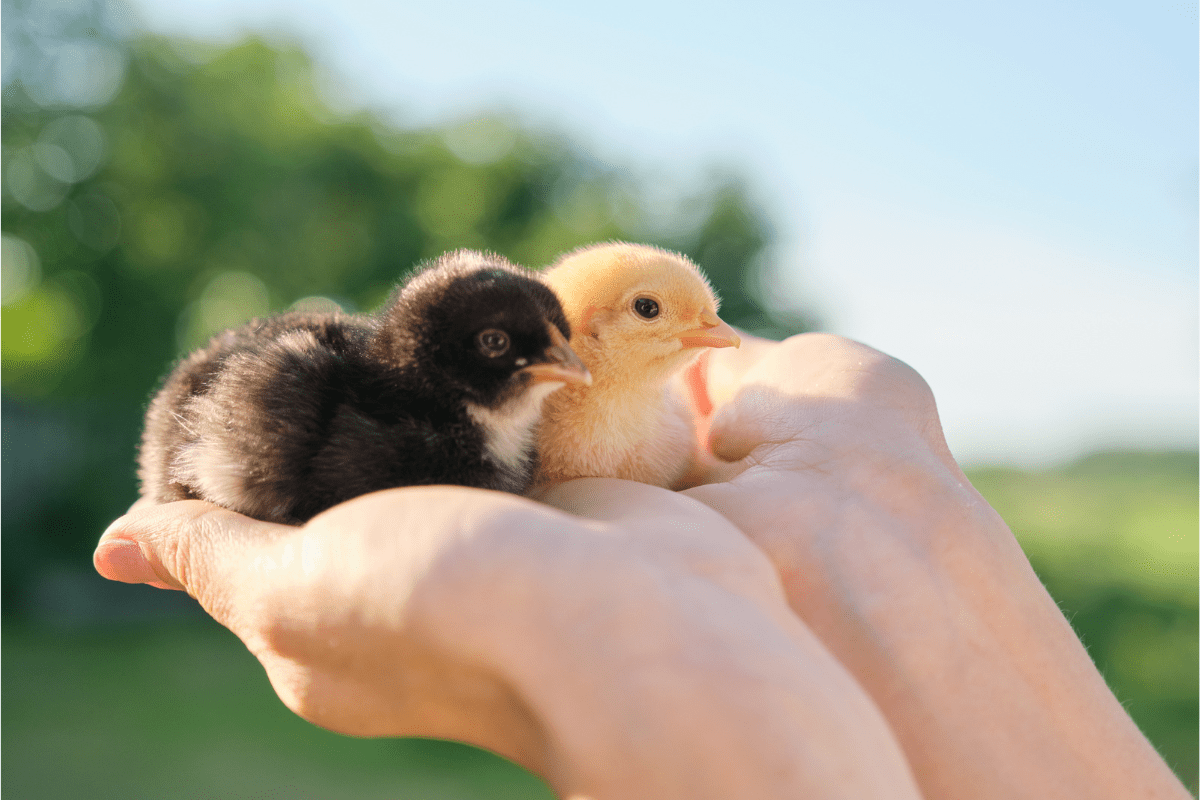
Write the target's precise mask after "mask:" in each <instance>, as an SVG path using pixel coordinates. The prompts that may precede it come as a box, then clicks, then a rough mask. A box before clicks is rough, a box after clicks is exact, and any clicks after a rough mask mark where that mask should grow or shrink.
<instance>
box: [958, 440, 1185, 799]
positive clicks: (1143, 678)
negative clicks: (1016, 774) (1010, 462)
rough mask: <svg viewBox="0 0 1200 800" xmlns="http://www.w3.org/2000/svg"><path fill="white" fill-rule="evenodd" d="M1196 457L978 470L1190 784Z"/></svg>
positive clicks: (979, 480) (1147, 728)
mask: <svg viewBox="0 0 1200 800" xmlns="http://www.w3.org/2000/svg"><path fill="white" fill-rule="evenodd" d="M1198 461H1200V459H1198V457H1197V454H1196V453H1195V452H1185V453H1138V452H1113V453H1099V454H1096V455H1093V456H1089V457H1087V458H1085V459H1082V460H1080V461H1078V462H1076V463H1074V464H1071V465H1069V466H1068V467H1065V468H1062V469H1058V470H1053V471H1048V472H1040V473H1031V472H1024V471H1019V470H1012V469H998V468H992V469H977V470H972V471H971V472H970V473H969V477H970V478H971V482H972V483H973V484H974V485H975V487H976V488H978V489H979V491H980V492H981V493H982V494H983V496H984V497H985V498H987V500H988V502H989V503H991V505H992V506H993V507H994V508H995V509H996V510H997V511H999V512H1000V515H1001V516H1002V517H1004V519H1005V521H1006V522H1007V523H1008V524H1009V526H1010V527H1011V528H1012V530H1013V533H1015V534H1016V536H1017V539H1018V540H1019V541H1020V542H1021V546H1022V547H1023V548H1024V549H1025V552H1026V553H1027V554H1028V555H1029V559H1030V561H1031V562H1032V563H1033V566H1034V569H1036V570H1037V572H1038V575H1039V576H1040V577H1041V578H1042V580H1043V581H1044V582H1045V584H1046V588H1047V589H1048V590H1049V591H1050V594H1051V596H1052V597H1054V599H1055V600H1057V601H1058V603H1059V605H1060V606H1061V607H1062V609H1063V611H1064V612H1065V613H1066V614H1067V617H1068V619H1070V620H1071V624H1072V626H1074V628H1075V631H1076V632H1077V633H1078V634H1079V636H1080V638H1081V639H1082V640H1083V643H1084V644H1085V645H1087V648H1088V652H1089V653H1090V654H1091V656H1092V658H1093V660H1094V661H1095V662H1096V664H1097V666H1099V667H1100V670H1101V672H1103V673H1104V677H1105V679H1106V680H1107V681H1108V684H1109V686H1111V687H1112V689H1113V692H1114V693H1116V695H1117V697H1118V698H1119V699H1120V700H1121V701H1122V702H1123V703H1124V704H1125V707H1126V708H1127V709H1128V711H1129V713H1130V714H1131V715H1132V716H1133V718H1134V719H1135V720H1136V721H1137V722H1138V724H1139V725H1140V726H1141V728H1142V730H1143V731H1144V732H1145V733H1146V735H1147V736H1148V737H1149V738H1150V740H1151V741H1153V742H1154V743H1155V744H1156V745H1157V747H1158V748H1159V751H1160V752H1161V753H1162V754H1163V756H1164V757H1165V758H1166V759H1167V762H1168V763H1169V764H1171V766H1172V767H1173V768H1174V769H1175V770H1176V772H1177V773H1178V774H1179V775H1180V776H1181V777H1182V778H1183V779H1184V781H1186V782H1187V783H1188V785H1189V786H1190V787H1191V788H1192V791H1193V792H1194V791H1195V790H1196V787H1197V769H1198V766H1197V748H1198V746H1200V740H1198V737H1197V715H1198V713H1200V705H1198V701H1197V685H1196V676H1197V674H1198V673H1200V656H1198V655H1197V626H1198V625H1200V613H1198V612H1197V560H1198V558H1200V537H1198V535H1197V532H1198V530H1200V512H1198V509H1197V503H1196V500H1197V490H1198V487H1200V480H1198V478H1197V464H1198Z"/></svg>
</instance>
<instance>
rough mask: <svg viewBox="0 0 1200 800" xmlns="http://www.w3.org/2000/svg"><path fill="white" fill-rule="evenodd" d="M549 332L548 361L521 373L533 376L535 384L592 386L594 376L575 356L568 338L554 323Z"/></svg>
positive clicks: (530, 366) (546, 355)
mask: <svg viewBox="0 0 1200 800" xmlns="http://www.w3.org/2000/svg"><path fill="white" fill-rule="evenodd" d="M548 330H549V331H550V346H549V347H547V348H546V350H545V352H544V353H543V356H545V359H546V360H545V361H542V362H538V363H537V364H530V365H529V366H528V367H525V369H523V370H521V371H522V372H526V373H528V374H529V375H530V376H532V380H533V382H534V383H549V382H559V383H579V384H583V385H584V386H591V385H592V374H591V373H590V372H588V370H587V367H585V366H584V365H583V362H582V361H580V360H579V356H577V355H575V351H574V350H572V349H571V347H570V345H568V344H567V339H566V337H565V336H563V335H562V333H561V332H560V331H559V330H558V328H557V327H556V326H555V325H554V324H553V323H552V324H550V325H549V326H548Z"/></svg>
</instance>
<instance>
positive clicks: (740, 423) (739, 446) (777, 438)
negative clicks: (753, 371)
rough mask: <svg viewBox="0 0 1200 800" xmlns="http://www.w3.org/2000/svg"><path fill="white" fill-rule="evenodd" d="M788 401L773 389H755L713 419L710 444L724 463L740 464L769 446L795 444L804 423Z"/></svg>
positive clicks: (750, 389)
mask: <svg viewBox="0 0 1200 800" xmlns="http://www.w3.org/2000/svg"><path fill="white" fill-rule="evenodd" d="M795 417H796V414H795V409H794V407H793V406H791V405H789V404H788V403H786V401H785V398H784V397H783V396H781V395H780V394H778V393H777V392H774V391H772V390H770V389H767V388H763V387H756V386H751V387H747V388H745V389H743V390H742V391H741V392H739V393H738V394H737V396H736V397H734V399H733V400H731V401H730V402H728V403H726V404H725V405H724V406H722V407H721V408H720V409H719V410H718V411H717V413H716V414H715V415H714V416H713V418H712V421H711V424H710V428H709V437H708V445H709V449H710V451H711V452H712V454H713V455H714V456H715V457H716V458H718V459H720V460H721V461H724V462H740V461H742V460H744V459H746V458H748V457H749V456H750V455H751V454H752V453H753V452H754V451H755V450H756V449H758V448H759V447H762V446H764V445H768V444H781V443H784V442H788V441H791V440H792V439H793V438H794V437H795V436H796V434H797V432H798V429H799V428H800V427H801V423H800V422H799V421H798V420H797V419H796V418H795Z"/></svg>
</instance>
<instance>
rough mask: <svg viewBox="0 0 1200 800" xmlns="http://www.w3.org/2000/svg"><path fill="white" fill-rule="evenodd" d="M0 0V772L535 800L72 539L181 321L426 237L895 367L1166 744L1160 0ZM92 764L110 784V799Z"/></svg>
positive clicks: (492, 764)
mask: <svg viewBox="0 0 1200 800" xmlns="http://www.w3.org/2000/svg"><path fill="white" fill-rule="evenodd" d="M569 5H570V4H554V3H547V2H532V1H529V2H522V1H521V0H514V2H509V3H504V4H484V3H478V2H467V1H466V0H462V1H461V2H454V1H453V0H450V1H447V2H440V3H420V4H409V3H391V2H378V3H369V2H341V3H336V4H334V3H325V2H297V1H296V0H288V1H285V0H236V2H235V1H234V0H206V1H205V2H201V1H200V0H196V1H195V2H188V3H163V2H152V1H151V0H141V1H140V2H133V3H117V2H108V0H40V1H39V0H5V1H4V4H3V17H2V21H3V37H4V38H3V49H2V54H3V86H4V94H3V165H2V177H3V315H2V317H0V322H2V350H3V381H2V386H3V508H2V511H3V533H2V539H0V541H2V544H3V561H2V565H3V601H4V609H3V610H4V616H3V624H4V655H5V656H6V657H5V659H4V662H3V681H4V686H3V688H4V692H3V711H4V733H5V734H6V735H5V736H4V738H3V747H4V756H5V767H6V769H5V770H4V773H3V788H4V789H9V790H11V791H12V792H13V794H14V796H22V797H79V796H89V795H93V794H96V793H97V792H100V793H102V794H106V795H108V796H153V797H226V796H246V795H250V794H254V793H257V794H260V795H262V794H266V795H268V796H274V795H272V794H271V793H272V792H282V794H280V795H279V796H287V797H295V796H300V797H310V796H311V797H393V796H397V795H398V794H400V795H404V796H419V797H443V796H444V797H530V796H545V789H544V788H543V787H541V786H540V785H539V784H538V783H537V782H536V781H535V780H533V779H532V778H530V777H529V776H526V775H524V774H522V773H520V772H519V771H517V770H515V768H513V767H511V765H507V764H504V763H503V762H500V761H498V760H496V759H493V758H491V757H488V756H486V755H484V754H482V753H478V752H477V751H472V750H468V749H466V748H461V747H455V746H451V745H445V744H441V743H432V742H421V741H416V740H407V741H390V742H389V741H376V742H363V741H357V740H351V739H345V738H343V737H337V736H334V735H333V734H329V733H326V732H323V731H320V730H318V729H316V728H313V727H311V726H308V725H307V724H306V723H304V722H302V721H300V720H298V719H296V718H294V717H292V716H291V715H290V714H289V712H287V711H286V710H285V709H284V708H283V707H282V706H281V704H279V702H278V701H277V700H276V699H275V698H274V696H273V694H271V692H270V689H269V687H268V686H267V684H266V681H265V678H264V677H263V676H262V674H261V670H260V669H259V668H258V667H257V664H256V662H254V661H253V659H252V658H251V657H250V656H249V655H248V654H247V653H245V651H244V649H243V648H241V645H240V644H239V643H238V642H237V641H236V640H235V639H233V637H232V636H230V635H229V634H227V633H225V632H224V631H223V630H221V629H219V628H215V626H214V625H212V623H209V622H208V621H207V620H206V619H204V618H203V617H202V616H200V615H199V614H198V612H196V610H195V609H194V608H193V607H192V606H191V605H190V602H189V601H187V600H186V598H181V597H179V596H177V595H174V594H166V593H162V592H156V591H154V590H151V589H146V588H144V587H126V586H121V585H113V584H106V583H104V582H103V581H101V580H100V579H99V578H97V577H96V576H94V574H92V572H91V570H90V552H91V548H92V546H93V545H94V542H95V539H96V537H97V536H98V535H99V533H100V531H101V530H103V527H104V525H105V524H106V523H107V522H108V521H109V520H111V519H112V518H113V517H115V516H117V515H118V514H119V513H120V512H121V511H122V510H123V509H124V508H125V507H127V506H128V505H129V503H130V502H132V500H133V498H134V497H135V496H136V485H135V481H134V470H133V461H134V448H135V444H136V440H137V435H138V430H139V426H140V417H141V413H142V409H143V408H144V404H145V401H146V399H147V397H148V396H149V394H150V392H151V391H152V390H153V388H154V385H155V383H156V381H157V379H158V378H159V377H160V376H161V374H162V373H163V371H164V370H165V369H166V368H167V366H168V365H169V363H170V362H171V360H172V359H173V358H175V357H176V356H178V355H179V354H181V353H182V352H184V351H186V350H187V349H188V348H191V347H194V346H196V345H198V344H201V343H202V342H203V341H205V339H206V338H207V337H208V336H210V335H211V334H212V333H214V332H216V331H218V330H221V329H222V328H224V327H227V326H230V325H235V324H238V323H239V322H242V321H244V320H245V319H248V318H250V317H252V316H255V315H259V314H264V313H270V312H275V311H280V310H283V309H286V308H289V307H293V306H296V305H302V306H309V307H332V305H333V304H335V303H336V304H338V305H341V306H342V307H344V308H349V309H355V310H369V309H371V308H374V307H375V306H376V305H377V304H378V303H379V302H380V300H381V299H382V298H383V297H384V295H385V294H386V292H387V291H388V290H389V288H390V287H391V285H392V284H393V283H394V282H395V281H396V280H397V279H398V278H399V277H401V276H402V274H403V273H404V272H405V271H406V270H408V269H409V268H411V267H412V265H413V264H414V263H416V262H418V261H420V260H422V259H425V258H428V257H431V256H435V255H437V254H439V253H441V252H443V251H444V250H446V249H449V248H454V247H463V246H466V247H482V248H489V249H494V250H497V251H499V252H501V253H504V254H505V255H507V256H509V257H511V258H513V259H514V260H516V261H518V262H521V263H525V264H528V265H530V266H535V267H536V266H542V265H544V264H546V263H548V262H549V261H550V260H552V259H553V258H554V256H555V255H556V254H558V253H560V252H562V251H563V250H566V249H569V248H571V247H574V246H577V245H580V244H584V243H588V242H593V241H597V240H604V239H611V238H626V239H632V240H637V241H648V242H654V243H657V244H661V245H663V246H666V247H670V248H673V249H677V250H681V251H683V252H686V253H687V254H689V255H690V256H691V257H693V258H694V259H695V260H697V261H698V262H699V263H700V264H701V265H702V266H703V267H704V268H705V269H706V271H707V272H708V273H709V274H710V276H711V277H712V278H713V280H714V283H715V284H716V285H717V287H718V289H719V290H720V292H721V295H722V297H723V300H724V305H723V312H722V314H723V316H725V317H726V318H728V319H729V320H730V321H731V322H733V323H734V324H737V325H740V326H742V327H744V328H747V329H749V330H752V331H756V332H759V333H762V334H764V335H770V336H775V337H781V336H785V335H788V334H790V333H794V332H798V331H802V330H808V329H813V328H820V329H824V330H830V331H834V332H837V333H841V334H845V335H848V336H852V337H855V338H858V339H860V340H862V341H865V342H867V343H868V344H871V345H873V346H875V347H878V348H880V349H882V350H884V351H886V352H888V353H890V354H892V355H895V356H897V357H899V358H902V359H904V360H905V361H907V362H909V363H910V364H912V365H913V366H914V367H916V368H917V369H918V370H919V371H920V372H921V373H922V374H923V375H924V376H925V377H926V378H927V379H928V380H929V382H930V384H931V385H932V386H933V389H934V392H935V395H936V396H937V398H938V403H939V409H940V411H941V414H942V417H943V421H944V424H945V428H946V432H947V438H948V440H949V443H950V446H951V448H952V450H953V451H954V453H955V454H956V455H957V456H958V457H959V459H960V461H962V462H963V463H964V464H965V465H967V466H968V468H969V474H970V476H971V478H972V480H973V481H974V482H975V483H976V485H977V486H978V487H979V488H980V490H981V491H983V492H984V494H985V496H987V497H988V499H989V500H990V501H991V502H992V503H993V504H994V505H996V507H997V509H998V510H1000V512H1001V513H1002V514H1003V515H1004V516H1005V519H1006V520H1007V521H1008V522H1009V524H1010V525H1011V526H1012V527H1013V529H1014V531H1015V532H1016V533H1017V535H1018V537H1019V538H1020V540H1021V542H1022V545H1023V546H1024V547H1025V549H1026V551H1027V552H1028V553H1029V554H1030V557H1031V560H1032V561H1033V563H1034V566H1035V567H1036V568H1037V569H1038V571H1039V574H1041V575H1042V577H1043V579H1044V580H1045V581H1046V583H1047V586H1048V587H1049V588H1050V590H1051V592H1052V593H1053V594H1054V596H1055V598H1056V599H1057V600H1058V601H1059V602H1060V603H1061V604H1062V605H1063V606H1064V608H1065V609H1066V610H1067V611H1068V614H1069V616H1070V618H1071V620H1072V623H1073V624H1074V625H1075V627H1076V629H1077V630H1078V631H1079V632H1080V633H1081V635H1082V636H1083V638H1084V641H1085V642H1086V643H1087V644H1088V645H1089V648H1090V652H1091V653H1092V655H1093V657H1095V658H1096V660H1097V662H1098V663H1099V665H1100V666H1101V668H1102V670H1103V671H1104V673H1105V676H1106V678H1107V679H1108V680H1109V682H1110V684H1111V685H1112V686H1113V688H1114V691H1116V693H1117V695H1118V697H1120V698H1121V699H1122V701H1123V702H1125V704H1126V706H1127V707H1128V708H1129V710H1130V712H1131V713H1132V714H1133V715H1134V717H1135V719H1137V721H1138V722H1139V724H1141V725H1142V727H1143V729H1144V730H1145V731H1146V732H1147V734H1148V735H1149V736H1150V737H1151V738H1152V740H1153V741H1154V742H1155V743H1156V744H1157V745H1158V747H1159V748H1160V750H1161V751H1162V752H1163V753H1164V755H1165V756H1166V757H1167V758H1168V761H1169V762H1170V763H1171V765H1172V766H1173V767H1174V768H1175V769H1176V770H1177V771H1178V772H1179V774H1180V775H1181V776H1182V777H1183V778H1184V779H1185V781H1187V782H1188V784H1189V785H1190V786H1191V787H1192V788H1193V791H1194V790H1195V786H1196V773H1197V732H1196V727H1197V722H1196V720H1197V688H1196V684H1197V645H1196V626H1197V597H1196V595H1197V592H1196V586H1197V511H1196V499H1197V457H1196V452H1195V450H1196V439H1197V385H1198V382H1200V376H1198V364H1200V351H1198V345H1197V342H1198V335H1197V329H1198V326H1200V322H1198V316H1197V295H1198V279H1197V260H1198V254H1197V216H1198V206H1197V177H1198V166H1197V164H1198V159H1197V147H1196V142H1197V133H1198V131H1197V114H1198V101H1197V97H1198V94H1200V92H1198V86H1197V70H1196V65H1197V55H1198V54H1197V27H1198V26H1197V6H1196V3H1194V2H1193V3H1186V2H1184V3H1161V4H1147V3H1134V2H1116V3H1094V4H1087V5H1086V6H1081V5H1080V4H1077V3H1063V2H1057V3H1056V2H1049V3H1047V2H1040V3H1031V2H1009V3H1004V4H999V3H971V4H965V3H904V4H886V3H871V2H858V1H856V0H849V1H848V2H843V3H803V2H802V3H787V4H784V3H780V4H768V3H753V2H751V3H739V4H736V6H731V7H718V6H715V5H714V6H711V7H709V6H704V5H702V4H673V3H632V2H625V1H624V0H614V2H610V3H606V4H590V5H580V6H579V7H578V8H572V7H569ZM114 792H115V794H114Z"/></svg>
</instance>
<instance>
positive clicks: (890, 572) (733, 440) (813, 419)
mask: <svg viewBox="0 0 1200 800" xmlns="http://www.w3.org/2000/svg"><path fill="white" fill-rule="evenodd" d="M692 380H693V384H694V385H695V384H698V383H705V382H706V383H707V389H708V392H709V394H710V395H711V396H712V400H713V402H714V403H715V405H716V406H717V411H716V413H715V415H713V416H712V417H711V418H709V419H707V420H706V421H705V424H706V427H710V428H711V434H710V435H711V439H710V441H711V446H712V450H713V452H714V454H715V455H716V456H717V457H719V458H720V459H721V461H720V462H715V463H716V464H717V469H718V470H719V471H720V473H721V475H722V477H723V478H724V479H725V480H723V481H721V482H718V483H710V484H707V485H703V486H698V487H695V488H692V489H689V490H687V491H686V492H685V493H686V494H687V495H689V496H691V497H694V498H696V499H698V500H700V501H702V502H704V503H705V504H707V505H709V506H710V507H712V508H714V509H716V510H718V511H720V512H721V514H722V515H723V516H725V517H726V518H727V519H729V520H730V521H731V522H733V523H734V524H735V525H737V526H738V528H739V529H740V530H742V531H743V532H745V534H746V535H747V536H748V537H749V538H750V539H751V540H752V541H754V543H755V544H757V545H758V546H759V547H760V548H761V549H762V551H763V552H765V553H767V555H768V556H769V557H770V559H771V561H772V563H773V564H774V565H775V568H776V571H777V573H778V574H779V575H780V577H781V580H782V582H783V586H784V590H785V592H786V594H787V597H788V602H789V605H790V607H791V608H792V610H793V611H794V612H795V613H796V615H797V616H798V617H800V618H801V619H803V620H804V621H805V622H806V623H807V624H808V625H809V626H810V628H811V630H812V631H813V632H815V633H816V634H817V636H818V637H819V638H820V639H821V640H822V641H823V642H824V643H825V644H826V645H827V646H828V647H829V648H830V649H831V650H832V651H833V653H834V655H836V656H837V658H838V660H839V661H840V662H841V663H842V664H844V665H845V666H846V667H847V668H848V669H849V670H850V671H851V672H852V673H853V674H854V676H855V678H856V679H857V680H858V681H859V682H860V684H861V685H862V686H863V687H864V688H866V690H867V691H868V693H870V695H871V697H872V698H873V699H874V700H875V702H876V703H877V704H878V705H879V707H880V708H881V709H882V710H883V712H884V715H885V716H886V717H887V719H888V722H889V723H890V724H891V726H892V728H893V730H894V731H895V732H896V734H897V736H898V738H899V739H900V742H901V745H902V746H903V748H904V751H905V755H906V756H907V758H908V760H909V763H910V764H911V765H912V768H913V771H914V773H915V774H916V777H917V781H918V784H919V785H920V788H921V791H922V793H923V794H924V796H925V797H927V798H947V799H948V798H963V797H970V798H976V799H978V800H988V798H997V800H999V798H1019V797H1030V798H1034V797H1036V798H1057V797H1062V798H1067V797H1071V798H1079V797H1087V798H1134V797H1137V798H1168V797H1170V798H1186V797H1189V796H1190V795H1189V794H1188V793H1187V791H1186V790H1185V789H1184V787H1183V786H1182V785H1181V784H1180V783H1179V781H1178V780H1177V778H1176V777H1175V776H1174V775H1173V774H1172V773H1171V771H1170V770H1169V769H1168V768H1167V766H1166V764H1165V763H1164V762H1163V760H1162V759H1161V758H1160V757H1159V755H1158V754H1157V753H1156V752H1155V751H1154V749H1153V747H1152V746H1151V745H1150V744H1149V742H1148V741H1147V740H1146V739H1145V737H1144V736H1143V735H1142V734H1141V732H1140V731H1139V730H1138V729H1137V727H1136V725H1135V724H1134V723H1133V721H1132V720H1131V719H1130V718H1129V716H1128V715H1127V714H1126V713H1125V711H1124V709H1123V708H1122V707H1121V705H1120V703H1119V702H1118V701H1117V699H1116V698H1115V697H1114V696H1113V694H1112V693H1111V691H1110V690H1109V689H1108V687H1107V685H1106V684H1105V682H1104V680H1103V678H1102V677H1101V676H1100V674H1099V672H1098V671H1097V670H1096V668H1095V666H1094V665H1093V663H1092V661H1091V659H1090V658H1089V657H1088V655H1087V653H1086V651H1085V650H1084V648H1083V646H1082V644H1081V643H1080V641H1079V639H1078V638H1077V637H1076V636H1075V634H1074V632H1073V631H1072V630H1071V627H1070V625H1069V624H1068V622H1067V620H1066V619H1065V618H1064V616H1063V614H1062V612H1061V611H1060V610H1059V608H1058V606H1057V605H1056V604H1055V603H1054V601H1053V600H1052V599H1051V597H1050V596H1049V595H1048V594H1047V592H1046V591H1045V589H1044V587H1043V586H1042V584H1041V582H1040V581H1039V580H1038V578H1037V576H1036V575H1035V573H1034V572H1033V570H1032V568H1031V567H1030V565H1029V562H1028V560H1027V559H1026V558H1025V555H1024V554H1023V553H1022V551H1021V549H1020V547H1019V545H1018V544H1017V542H1016V539H1015V538H1014V537H1013V535H1012V533H1011V531H1010V530H1009V529H1008V527H1007V526H1006V525H1005V524H1004V521H1003V520H1002V519H1001V518H1000V517H999V515H997V514H996V512H995V511H994V510H993V509H992V508H991V507H990V506H988V504H987V503H986V502H985V501H984V499H983V498H982V497H981V496H980V495H979V493H978V492H976V491H975V489H974V488H973V487H972V486H971V484H970V483H969V482H968V480H967V479H966V477H965V476H964V475H963V473H962V471H961V470H960V469H959V467H958V465H957V464H956V463H955V461H954V459H953V457H952V456H951V454H950V451H949V449H948V448H947V446H946V443H945V440H944V438H943V436H942V430H941V425H940V423H939V420H938V416H937V410H936V406H935V403H934V399H933V395H932V393H931V391H930V389H929V387H928V386H927V385H926V383H925V382H924V381H923V380H922V379H921V377H920V376H919V375H918V374H917V373H916V372H915V371H913V370H912V369H911V368H909V367H908V366H907V365H905V364H903V363H901V362H899V361H897V360H895V359H892V358H889V357H887V356H885V355H883V354H882V353H879V352H878V351H875V350H872V349H871V348H869V347H866V346H864V345H861V344H858V343H856V342H852V341H849V340H846V339H841V338H838V337H833V336H826V335H806V336H798V337H793V338H792V339H789V340H787V341H785V342H783V343H781V344H778V345H768V344H765V343H763V342H761V341H759V342H753V343H751V345H750V347H749V348H748V349H747V352H745V353H740V354H738V357H736V358H730V357H728V356H727V355H726V354H724V353H714V354H713V356H712V361H711V363H710V364H709V365H708V368H707V371H706V372H705V373H697V374H694V375H693V376H692ZM722 462H734V463H733V464H729V463H722Z"/></svg>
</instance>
